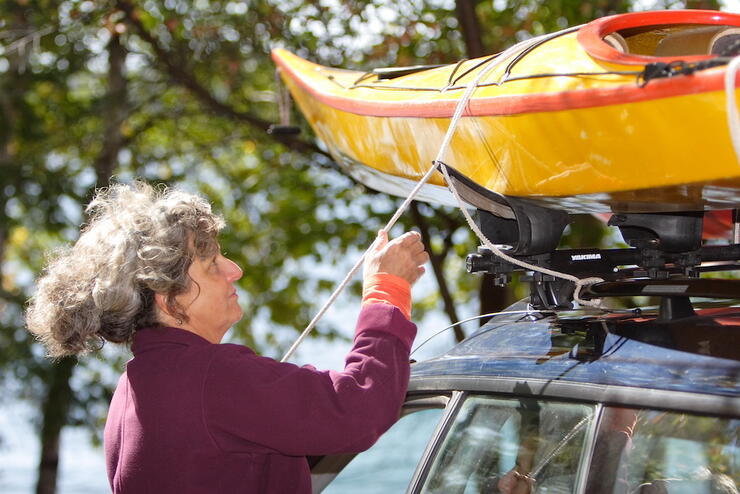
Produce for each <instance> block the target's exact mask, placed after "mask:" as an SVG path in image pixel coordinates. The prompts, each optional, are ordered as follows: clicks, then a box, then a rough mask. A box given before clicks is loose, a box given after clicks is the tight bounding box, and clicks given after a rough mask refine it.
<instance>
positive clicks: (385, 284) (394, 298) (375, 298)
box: [362, 273, 411, 320]
mask: <svg viewBox="0 0 740 494" xmlns="http://www.w3.org/2000/svg"><path fill="white" fill-rule="evenodd" d="M372 303H384V304H390V305H393V306H395V307H397V308H398V309H400V311H401V312H402V313H403V315H404V316H406V319H408V320H411V285H410V284H409V282H408V281H406V280H404V279H403V278H401V277H400V276H396V275H394V274H390V273H377V274H374V275H372V276H370V277H369V278H367V279H365V281H364V284H363V287H362V305H365V304H372Z"/></svg>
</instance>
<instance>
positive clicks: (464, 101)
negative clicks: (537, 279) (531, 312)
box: [280, 35, 603, 362]
mask: <svg viewBox="0 0 740 494" xmlns="http://www.w3.org/2000/svg"><path fill="white" fill-rule="evenodd" d="M547 36H550V35H543V36H538V37H535V38H531V39H528V40H526V41H522V42H520V43H517V44H516V45H514V46H512V47H510V48H508V49H507V50H505V51H504V52H502V53H501V54H500V55H499V56H497V57H496V58H494V59H492V60H491V61H490V62H488V64H487V65H485V66H484V67H483V69H482V70H481V71H480V72H479V73H478V75H477V76H476V77H475V79H473V80H472V81H471V82H470V83H469V84H468V87H467V89H466V90H465V93H463V95H462V97H461V98H460V100H459V101H458V103H457V106H456V107H455V112H454V113H453V116H452V119H451V120H450V125H449V127H448V128H447V133H446V134H445V137H444V139H443V140H442V144H441V146H440V148H439V152H438V153H437V158H436V159H435V160H434V161H433V162H432V166H431V167H430V168H429V170H428V171H427V172H426V174H424V176H423V177H422V178H421V179H420V180H419V182H418V183H417V184H416V186H415V187H414V188H413V190H412V191H411V192H410V193H409V195H408V196H407V197H406V200H404V202H403V203H402V204H401V205H400V206H399V207H398V209H397V210H396V212H395V213H394V214H393V217H392V218H391V219H390V220H389V221H388V223H387V224H386V225H385V226H384V227H383V231H384V232H386V233H387V232H389V231H390V230H391V228H393V226H394V225H395V224H396V222H397V221H398V218H400V217H401V215H402V214H403V213H404V212H405V211H406V208H408V206H409V204H411V201H413V199H414V197H416V194H417V193H418V192H419V190H421V188H422V187H423V186H424V185H425V184H426V183H427V182H428V181H429V179H430V178H431V177H432V175H433V174H434V172H435V171H436V170H437V168H438V167H439V165H440V162H442V160H443V158H444V154H445V152H446V151H447V148H448V147H449V144H450V141H451V140H452V136H453V135H454V133H455V129H456V127H457V124H458V122H459V120H460V118H461V117H462V114H463V112H464V111H465V108H466V107H467V105H468V101H469V100H470V98H471V96H472V95H473V93H474V92H475V90H476V89H478V85H479V83H480V81H481V80H482V79H483V78H484V77H486V76H487V75H488V74H490V73H491V71H492V70H493V69H494V68H496V67H498V66H499V65H500V64H501V63H503V62H504V61H506V60H507V59H508V58H509V57H510V56H511V55H513V54H515V53H519V52H521V51H523V50H526V49H527V48H528V47H529V46H530V45H532V44H534V43H537V42H539V41H540V40H541V39H542V38H545V37H547ZM445 177H446V179H447V185H448V187H449V188H450V190H451V191H452V193H453V195H454V196H455V198H456V199H457V200H458V203H459V205H460V209H461V210H462V211H463V214H464V215H465V217H466V219H468V218H469V217H470V216H469V214H468V212H467V211H466V209H465V204H464V203H463V202H462V200H461V199H460V196H459V195H458V194H457V191H456V190H455V188H454V186H453V185H452V182H451V181H450V179H449V177H448V176H447V174H446V173H445ZM468 223H469V224H471V220H469V221H468ZM473 225H475V222H473V223H472V225H471V228H473V231H475V232H476V234H477V235H478V234H479V232H480V230H478V228H477V226H473ZM479 238H481V240H483V239H485V241H484V243H486V244H488V245H489V248H490V246H492V244H491V243H490V241H488V239H486V238H485V236H483V234H482V233H480V234H479ZM372 248H373V245H372V244H371V245H370V247H368V248H367V250H365V252H364V253H363V254H362V256H361V257H360V258H359V259H358V260H357V262H356V263H355V265H354V266H353V267H352V269H350V271H349V272H348V273H347V275H346V276H345V277H344V279H343V280H342V281H341V283H340V284H339V285H338V286H337V288H336V289H335V290H334V292H333V293H332V294H331V295H330V296H329V299H328V300H327V301H326V302H325V303H324V305H323V306H322V307H321V309H319V311H318V313H317V314H316V315H315V316H314V318H313V319H312V320H311V322H310V323H309V324H308V326H306V329H304V330H303V332H302V333H301V334H300V336H298V338H297V339H296V341H295V342H294V343H293V345H291V347H290V348H289V349H288V351H287V352H286V353H285V355H283V358H282V359H280V361H281V362H285V361H287V360H288V359H289V358H290V357H291V356H292V355H293V354H294V353H295V351H296V349H297V348H298V347H299V346H300V344H301V343H302V342H303V340H305V339H306V337H307V336H308V334H309V333H310V332H311V331H312V330H313V328H314V327H315V326H316V324H317V323H318V322H319V320H320V319H321V318H322V317H323V316H324V314H325V313H326V311H327V310H328V309H329V307H331V305H332V304H333V303H334V301H335V300H336V299H337V297H338V296H339V294H340V293H341V292H342V291H343V290H344V288H345V287H346V286H347V285H348V284H349V282H350V281H351V279H352V277H353V276H354V275H355V274H356V273H357V271H359V269H360V267H361V266H362V264H363V262H364V261H365V256H367V254H368V252H370V249H372ZM491 250H492V252H494V253H496V252H497V251H498V252H499V253H500V252H501V251H499V250H498V249H495V248H494V249H491ZM497 255H499V254H497ZM507 258H508V256H505V257H504V259H506V260H509V259H513V258H508V259H507ZM513 261H516V262H514V264H517V265H520V266H521V265H522V264H524V266H522V267H527V269H533V270H535V271H541V272H545V271H547V272H548V273H546V274H551V275H552V276H558V277H561V278H565V279H569V280H571V281H575V282H576V291H575V298H576V301H578V302H579V303H583V302H582V301H581V300H580V299H578V295H579V293H580V288H581V286H582V285H583V284H586V282H587V281H588V280H592V278H587V279H585V280H579V279H578V278H576V277H575V276H571V275H567V274H564V273H557V272H556V271H551V270H543V268H540V267H537V266H531V265H529V264H526V263H522V261H519V260H516V259H513ZM510 262H511V261H510ZM554 273H557V274H554ZM566 277H567V278H566ZM598 281H603V280H602V279H601V278H598ZM579 282H580V283H581V284H580V285H579V284H578V283H579ZM595 282H596V281H588V283H595ZM586 305H588V304H586Z"/></svg>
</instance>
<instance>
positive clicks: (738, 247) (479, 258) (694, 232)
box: [448, 168, 740, 317]
mask: <svg viewBox="0 0 740 494" xmlns="http://www.w3.org/2000/svg"><path fill="white" fill-rule="evenodd" d="M448 171H449V172H450V174H451V177H452V179H453V180H454V181H455V182H456V186H457V187H458V190H460V191H461V195H462V196H463V199H465V200H466V201H467V202H468V203H470V204H472V205H474V206H476V207H477V208H478V215H477V222H478V226H479V227H480V229H481V231H482V232H483V234H484V235H485V236H486V237H487V238H488V239H489V240H491V242H493V243H494V244H502V245H506V246H508V249H507V254H509V255H511V256H512V257H514V258H516V259H519V260H521V261H525V262H526V263H529V264H532V265H535V266H541V267H543V268H549V269H551V270H555V271H560V272H564V273H569V274H572V275H574V276H578V277H581V278H585V277H592V276H598V277H601V278H603V279H604V280H606V282H605V283H597V284H595V285H592V286H591V287H590V288H589V289H588V290H587V291H585V292H584V293H585V294H587V295H589V296H591V297H593V298H596V297H603V296H617V295H651V296H658V297H663V298H669V299H671V300H673V302H671V304H673V305H671V304H669V305H666V309H665V310H666V317H676V316H679V315H681V314H684V315H685V314H688V313H689V309H690V302H688V298H689V297H692V296H706V297H718V298H740V280H717V281H715V280H711V281H710V280H707V281H705V282H700V280H698V278H699V275H700V274H701V273H702V272H709V271H731V270H740V242H738V241H737V239H736V237H737V232H736V234H735V236H734V237H735V243H729V244H726V245H708V246H706V245H705V246H703V245H702V226H703V218H704V212H703V211H690V212H661V213H616V214H613V215H612V217H611V219H610V220H609V222H608V225H609V226H614V227H617V228H618V229H619V231H620V233H621V235H622V238H623V239H624V241H625V242H626V243H627V244H628V245H629V246H630V247H629V248H624V249H557V246H558V244H559V242H560V239H561V237H562V235H563V231H564V230H565V227H566V225H567V224H568V223H569V214H568V213H567V212H565V211H562V210H556V209H551V208H547V207H543V206H541V205H539V204H536V203H534V202H532V201H530V200H526V199H519V198H513V197H506V196H502V195H499V194H494V193H492V192H491V191H490V190H488V189H485V188H483V187H481V186H480V185H478V184H475V183H474V182H472V181H470V180H469V179H467V178H466V177H465V176H463V175H461V174H459V173H456V172H455V171H454V169H452V168H448ZM739 217H740V214H738V210H736V211H735V214H734V221H735V227H736V229H738V227H739V226H740V219H739ZM466 267H467V270H468V272H470V273H489V274H492V275H493V279H494V283H495V284H496V285H498V286H503V285H506V284H507V283H509V282H510V281H511V280H512V274H513V273H514V272H525V275H524V277H523V278H522V277H520V279H523V280H524V281H529V282H530V283H531V285H530V296H531V297H530V298H531V304H532V305H533V307H535V308H536V309H569V308H572V306H573V305H572V301H573V292H574V289H575V285H574V283H572V282H570V281H568V280H563V279H556V278H554V277H552V276H549V275H546V274H543V273H540V272H536V271H534V272H527V271H526V270H525V269H523V268H521V267H519V266H517V265H514V264H512V263H509V262H508V261H506V260H504V259H502V258H500V257H498V256H495V255H494V254H493V253H492V252H491V251H490V250H489V249H488V248H485V247H479V249H478V252H477V253H474V254H469V255H468V257H467V260H466ZM675 280H685V282H681V284H680V285H676V284H675V283H673V281H675ZM614 282H619V283H618V284H616V285H615V284H614ZM678 286H681V287H684V286H685V287H686V289H685V290H684V291H683V292H680V293H679V292H678V288H676V287H678ZM672 290H673V291H672ZM679 299H680V300H682V301H683V302H679ZM666 303H667V304H668V302H666ZM679 303H680V304H681V305H683V306H685V307H684V309H682V310H671V307H672V306H674V305H675V306H676V307H678V306H677V305H676V304H679ZM686 304H688V305H686ZM691 312H693V310H691Z"/></svg>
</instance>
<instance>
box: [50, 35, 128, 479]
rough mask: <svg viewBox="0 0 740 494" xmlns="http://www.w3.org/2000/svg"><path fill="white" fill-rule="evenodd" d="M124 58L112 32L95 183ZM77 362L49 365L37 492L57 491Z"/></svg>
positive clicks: (114, 156)
mask: <svg viewBox="0 0 740 494" xmlns="http://www.w3.org/2000/svg"><path fill="white" fill-rule="evenodd" d="M125 61H126V49H125V47H124V46H123V44H122V43H121V40H120V38H119V36H118V35H117V34H115V33H114V34H113V35H112V36H111V40H110V42H109V44H108V63H109V70H108V94H107V95H106V102H107V108H105V110H104V112H105V114H106V115H108V116H109V117H110V118H108V119H107V120H106V125H105V129H104V134H103V143H102V149H101V152H100V155H99V156H98V159H97V160H96V161H95V172H96V173H97V186H98V187H103V186H106V185H107V184H108V183H109V182H110V179H111V176H112V175H113V172H114V170H115V168H116V165H117V164H118V153H119V152H120V150H121V146H122V143H123V142H124V139H123V136H122V134H121V124H122V123H123V121H124V120H125V118H126V117H127V115H128V106H127V104H126V99H127V98H126V96H127V91H126V78H125V74H124V64H125ZM76 363H77V359H76V358H71V357H68V358H65V359H62V360H60V361H59V362H57V363H55V364H54V365H52V366H51V368H50V369H49V381H48V386H49V388H48V393H47V395H46V398H45V400H44V403H43V408H42V413H43V424H42V427H41V458H40V461H39V477H38V483H37V484H36V494H54V493H55V492H56V485H57V476H58V470H59V449H60V443H61V434H62V428H63V427H64V426H65V425H66V424H67V423H68V421H69V411H70V407H71V405H72V400H73V398H74V396H73V391H72V387H71V385H70V379H71V378H72V373H73V371H74V367H75V364H76Z"/></svg>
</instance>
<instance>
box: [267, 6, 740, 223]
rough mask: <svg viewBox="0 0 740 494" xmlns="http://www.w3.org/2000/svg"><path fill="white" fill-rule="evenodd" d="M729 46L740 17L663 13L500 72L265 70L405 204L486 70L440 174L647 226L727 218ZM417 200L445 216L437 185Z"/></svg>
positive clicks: (587, 29)
mask: <svg viewBox="0 0 740 494" xmlns="http://www.w3.org/2000/svg"><path fill="white" fill-rule="evenodd" d="M738 45H740V15H737V14H730V13H724V12H716V11H680V10H678V11H657V12H641V13H631V14H623V15H615V16H611V17H604V18H602V19H598V20H596V21H594V22H591V23H589V24H586V25H584V26H581V27H575V28H570V29H567V30H565V31H562V32H559V33H554V34H551V35H548V36H544V37H541V38H540V39H538V40H534V41H530V42H528V43H525V44H522V45H521V48H514V49H513V50H511V51H509V52H507V53H508V55H506V57H507V58H506V59H503V60H500V59H498V57H497V56H495V55H494V56H491V57H487V58H480V59H475V60H464V61H461V62H459V63H457V64H451V65H444V66H437V67H416V68H414V67H411V68H398V69H387V70H375V71H371V72H360V71H352V70H343V69H335V68H329V67H324V66H320V65H316V64H314V63H311V62H309V61H306V60H304V59H302V58H299V57H297V56H296V55H293V54H291V53H289V52H287V51H285V50H280V49H278V50H274V51H273V59H274V60H275V62H276V64H277V66H278V67H279V70H280V73H281V75H282V78H283V81H284V82H285V84H286V86H287V87H288V89H289V90H290V92H291V94H292V96H293V98H294V99H295V101H296V102H297V104H298V106H299V107H300V109H301V111H302V112H303V114H304V115H305V117H306V119H307V120H308V122H309V123H310V124H311V126H312V127H313V129H314V131H315V132H316V134H317V136H318V137H319V138H320V139H321V140H322V141H323V142H324V143H325V144H326V146H327V147H328V149H329V150H330V152H331V153H332V155H333V156H334V158H335V159H336V160H337V162H338V163H339V164H340V165H342V166H344V167H345V168H346V170H347V171H348V172H349V173H350V174H351V175H352V176H354V177H355V178H356V179H358V180H359V181H361V182H363V183H365V184H367V185H368V186H370V187H373V188H375V189H378V190H381V191H384V192H388V193H392V194H396V195H400V196H405V195H406V194H407V193H408V192H409V191H410V190H411V188H412V187H413V186H414V184H415V182H416V181H417V180H418V179H419V178H421V177H422V176H423V175H424V174H425V172H426V171H427V170H428V169H429V167H430V166H431V164H432V160H433V159H435V157H436V156H437V153H438V151H439V147H440V144H441V143H442V140H443V138H444V135H445V133H446V131H447V129H448V127H449V125H450V119H451V117H452V115H453V112H454V111H455V108H456V105H457V103H458V101H459V100H460V98H461V96H462V94H463V93H464V92H465V90H466V88H467V87H468V84H470V82H471V81H473V80H475V78H476V76H477V75H478V74H479V73H480V72H481V71H483V70H485V69H486V67H487V64H491V63H494V62H495V63H496V64H497V65H496V67H495V68H493V70H491V71H490V73H488V74H487V75H485V77H483V78H482V79H481V80H480V81H479V83H478V87H477V89H476V90H475V92H474V93H473V94H472V97H471V99H470V100H469V101H468V104H467V106H466V108H465V112H464V113H463V117H462V118H461V119H460V121H459V123H458V126H457V128H456V130H455V133H454V135H453V137H452V140H451V141H450V146H449V150H448V151H447V153H446V154H445V156H444V159H443V161H444V162H445V163H446V164H448V165H449V166H450V167H452V168H454V169H455V170H456V171H457V172H459V173H460V174H462V175H464V176H465V177H467V178H469V179H470V180H472V181H473V182H475V183H476V184H478V185H480V186H482V187H485V188H486V189H488V190H490V191H493V192H495V193H497V194H502V195H505V196H513V197H520V198H527V199H533V200H536V201H537V202H539V203H540V204H542V205H546V206H553V207H557V208H560V209H567V210H569V211H571V212H607V211H614V212H638V211H643V212H649V211H676V210H704V209H732V208H738V207H739V205H740V163H739V162H738V158H737V156H736V154H735V151H734V149H733V143H732V139H731V136H730V130H729V127H728V115H727V110H726V97H727V94H726V92H725V82H724V76H725V70H726V67H727V62H729V61H730V60H731V57H733V56H736V55H737V54H738V53H740V50H738ZM502 56H504V55H502ZM736 88H737V81H736V82H735V85H734V88H733V90H734V92H735V94H736V95H737V93H738V91H737V89H736ZM735 107H736V109H737V105H735ZM420 198H423V199H426V200H430V201H436V202H441V203H446V204H452V203H453V199H452V196H451V195H450V194H449V193H448V192H447V190H446V188H445V186H444V180H443V178H442V176H441V174H437V175H436V176H434V177H433V178H432V179H431V180H430V183H429V184H428V185H426V186H425V187H424V188H423V189H422V192H421V196H420Z"/></svg>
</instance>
